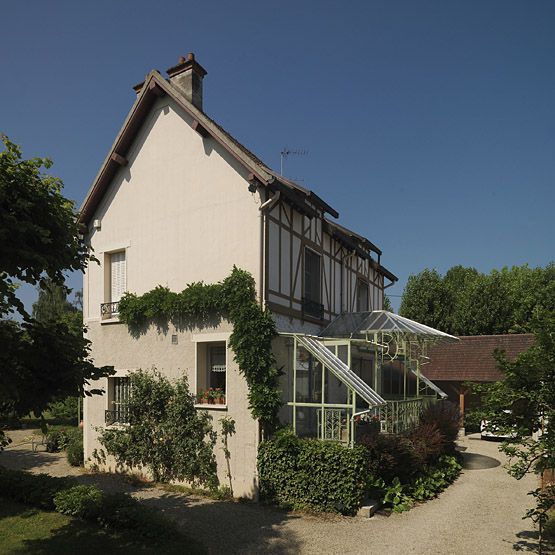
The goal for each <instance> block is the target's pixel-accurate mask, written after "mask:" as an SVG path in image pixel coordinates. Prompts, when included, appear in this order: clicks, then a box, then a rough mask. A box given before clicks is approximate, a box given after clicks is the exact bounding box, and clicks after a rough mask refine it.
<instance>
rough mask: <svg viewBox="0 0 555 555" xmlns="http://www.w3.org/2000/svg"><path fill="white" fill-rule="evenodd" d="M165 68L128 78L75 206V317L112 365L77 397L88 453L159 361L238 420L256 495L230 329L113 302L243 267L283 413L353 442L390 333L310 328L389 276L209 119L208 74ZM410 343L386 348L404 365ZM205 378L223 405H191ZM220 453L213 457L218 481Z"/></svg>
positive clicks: (250, 433) (239, 476)
mask: <svg viewBox="0 0 555 555" xmlns="http://www.w3.org/2000/svg"><path fill="white" fill-rule="evenodd" d="M167 74H168V78H167V79H165V78H163V77H162V76H161V74H160V73H159V72H157V71H152V72H150V73H149V74H148V75H147V77H146V79H145V80H144V81H143V82H142V83H140V84H139V85H136V86H135V88H134V89H135V92H136V93H137V96H136V100H135V102H134V104H133V106H132V108H131V111H130V113H129V115H128V117H127V118H126V120H125V122H124V124H123V126H122V129H121V131H120V133H119V134H118V136H117V137H116V140H115V141H114V144H113V145H112V148H111V149H110V151H109V153H108V155H107V157H106V159H105V161H104V163H103V165H102V167H101V169H100V171H99V173H98V175H97V177H96V179H95V180H94V182H93V184H92V186H91V188H90V190H89V192H88V194H87V197H86V199H85V201H84V203H83V206H82V208H81V213H80V220H81V223H82V226H83V231H84V233H85V235H86V237H87V241H88V243H89V245H90V247H91V249H92V250H94V253H95V256H96V257H97V259H98V260H99V264H91V265H90V266H89V268H87V270H86V273H85V276H84V286H83V289H84V307H83V313H84V320H85V325H86V326H87V328H88V337H89V338H90V339H91V341H92V356H93V357H94V359H95V362H96V363H97V364H98V365H113V366H114V368H115V370H116V374H115V376H114V377H113V378H109V379H106V380H103V383H102V384H100V385H101V386H103V387H104V389H105V391H106V394H105V395H104V396H94V397H91V398H87V399H86V401H85V413H84V414H85V429H84V439H85V458H88V457H90V456H91V454H92V453H93V451H94V449H95V448H98V447H99V443H98V428H99V427H102V426H110V425H120V424H122V420H123V419H124V416H125V401H126V399H127V396H128V395H129V391H128V387H129V384H128V379H127V377H126V376H127V375H128V374H129V372H130V371H132V370H135V369H139V368H142V369H149V368H152V367H156V368H157V369H158V370H159V371H160V372H163V373H164V374H165V375H167V376H169V377H170V378H175V377H177V376H180V375H183V374H186V375H187V377H188V379H189V384H190V385H191V388H192V390H193V393H195V394H196V395H197V396H198V398H199V405H198V408H199V410H201V409H202V410H208V411H209V412H210V413H211V414H212V416H213V417H214V420H215V421H217V420H218V419H219V418H220V417H221V416H224V415H225V416H229V417H231V418H233V419H234V420H235V422H236V434H234V435H233V436H232V437H230V438H229V449H230V452H231V463H230V464H231V473H232V476H233V481H234V484H233V489H234V491H235V492H236V494H237V495H241V496H253V495H256V454H257V448H258V442H259V440H260V431H259V427H258V422H257V421H255V420H254V419H253V418H252V416H251V414H250V411H249V408H248V401H247V392H248V391H247V385H246V382H245V379H244V377H243V376H242V375H241V373H240V371H239V368H238V367H237V364H236V362H235V360H234V356H233V353H232V352H231V350H230V348H229V345H228V342H229V341H228V340H229V335H230V333H231V330H232V328H231V325H230V323H229V322H227V321H223V322H221V323H219V324H214V325H213V326H204V327H200V328H194V329H190V328H187V329H183V328H177V327H175V326H172V325H169V326H168V328H167V329H159V328H157V327H156V326H151V327H150V328H148V329H147V330H144V333H142V334H141V335H140V336H136V335H132V334H131V333H130V332H129V330H128V329H127V327H126V326H125V325H123V324H122V323H121V322H120V321H119V319H118V301H119V298H120V297H121V295H122V294H123V293H124V292H126V291H128V292H133V293H136V294H139V295H140V294H143V293H145V292H147V291H149V290H151V289H153V288H154V287H156V286H157V285H160V284H161V285H164V286H167V287H169V288H170V289H172V290H176V291H179V290H181V289H183V288H184V287H185V286H186V285H187V284H188V283H191V282H195V281H204V282H205V283H211V282H217V281H220V280H222V279H223V278H225V277H226V276H227V275H228V274H229V272H230V270H231V268H232V267H233V265H236V266H237V267H240V268H242V269H244V270H247V271H248V272H250V273H251V274H252V276H253V277H254V279H255V281H256V284H257V291H258V297H259V300H260V303H261V304H262V305H264V306H266V307H268V308H269V309H270V310H271V312H272V314H273V316H274V318H275V321H276V324H277V328H278V331H279V332H280V336H279V337H278V338H277V339H276V341H275V344H274V348H275V355H276V359H277V361H278V364H279V365H280V366H281V367H282V368H283V369H284V371H285V375H284V377H283V384H282V385H283V387H282V390H283V403H284V410H283V411H282V413H281V417H282V418H283V421H284V422H288V423H293V425H296V423H298V424H299V426H300V423H301V421H302V422H304V424H305V428H306V430H308V432H307V433H313V434H315V435H316V436H317V437H322V438H327V439H339V440H340V441H350V442H351V443H352V441H353V438H354V420H353V419H354V417H355V415H357V414H363V413H368V412H369V410H374V409H373V408H372V407H378V406H379V405H380V404H381V405H384V404H385V403H386V401H385V400H384V398H383V397H382V396H381V394H382V393H384V392H383V391H379V392H378V391H377V390H380V389H381V387H382V383H384V380H382V374H383V368H385V366H384V365H385V364H389V363H390V362H391V361H389V359H388V360H385V358H384V356H385V355H384V353H385V351H384V349H383V345H384V344H385V343H384V342H385V341H386V340H387V337H389V336H387V334H386V333H385V332H384V331H383V329H381V328H380V334H381V335H380V336H379V337H380V338H381V339H380V340H379V341H378V340H377V339H376V340H371V339H369V336H368V334H366V336H365V337H366V338H364V335H365V333H366V331H368V330H365V331H364V330H363V331H364V333H362V332H361V333H360V334H359V335H361V337H360V339H357V341H358V343H356V344H354V343H352V341H354V340H351V339H345V337H348V336H349V335H352V334H347V335H345V336H341V337H340V338H339V339H334V338H333V337H329V336H327V337H320V338H318V337H316V336H319V335H320V334H321V333H322V332H323V330H324V329H329V326H330V324H332V323H333V322H334V321H336V320H337V318H338V317H341V315H345V314H349V313H353V314H363V315H368V314H373V313H374V312H376V311H381V310H382V309H383V299H384V290H385V289H386V288H387V287H388V286H389V285H391V284H392V283H393V282H394V281H395V280H396V279H397V278H396V277H395V276H394V275H393V274H392V273H391V272H390V271H388V270H387V269H386V268H385V267H384V266H383V265H382V263H381V258H382V252H381V250H380V249H379V248H378V247H377V246H376V245H375V244H374V243H372V242H371V241H370V240H369V239H367V238H365V237H363V236H361V235H359V234H357V233H355V232H353V231H350V230H349V229H347V228H346V227H344V226H342V225H340V224H339V223H337V221H336V220H337V218H338V217H339V214H338V213H337V212H336V211H335V210H334V208H333V207H332V206H330V205H329V204H328V203H326V202H325V201H324V200H323V199H321V198H320V197H319V196H318V195H317V194H316V193H314V192H313V191H310V190H308V189H305V188H303V187H301V186H299V185H298V184H297V183H294V182H292V181H290V180H288V179H286V178H284V177H283V176H281V175H279V174H277V173H276V172H274V171H273V170H272V169H270V168H269V167H268V166H266V165H265V164H264V163H263V162H262V161H260V160H259V159H258V158H257V157H256V156H255V155H254V154H252V153H251V152H250V151H249V150H247V149H246V148H245V147H244V146H243V145H241V144H240V143H239V142H237V141H236V140H235V139H233V137H232V136H231V135H229V133H227V132H226V131H225V130H223V129H222V128H221V127H220V126H219V125H218V124H216V123H215V122H214V121H213V120H212V119H210V118H209V117H208V116H207V115H206V114H205V112H204V111H203V107H202V80H203V77H204V76H205V75H206V71H205V70H204V69H203V68H202V67H201V66H200V65H199V64H198V63H197V62H196V61H195V59H194V56H192V55H190V56H189V57H188V58H187V59H181V60H180V62H179V64H178V65H176V66H174V67H172V68H170V69H169V70H168V71H167ZM366 320H367V319H366ZM366 320H365V321H366ZM382 332H383V333H382ZM357 333H358V332H357ZM395 333H397V332H395ZM338 337H339V335H338ZM375 337H378V336H377V335H375ZM396 337H397V339H396V341H397V344H399V345H400V344H401V342H400V339H399V337H400V336H396ZM403 341H405V339H403ZM409 343H410V340H409ZM405 344H406V341H405V343H403V345H405ZM380 349H381V351H380ZM409 351H411V349H410V348H408V349H407V348H404V351H403V353H404V354H403V353H401V350H399V349H398V348H397V350H396V352H397V353H401V354H402V356H404V357H405V358H406V359H407V360H409V359H410V356H409V357H408V358H407V356H408V355H407V353H409ZM388 352H389V351H388ZM396 356H397V355H396ZM400 356H401V355H400ZM386 358H387V357H386ZM384 360H385V362H384ZM391 360H392V361H393V359H391ZM398 362H399V359H398V358H397V359H396V362H391V364H390V366H392V365H394V364H397V363H398ZM318 372H320V375H321V377H320V378H318V375H319V374H318ZM330 372H331V373H330ZM392 372H393V371H392ZM418 372H419V371H418ZM418 372H416V374H415V376H416V378H411V376H409V373H408V372H407V370H405V371H404V378H401V379H400V380H399V379H397V378H396V380H397V381H396V382H395V383H396V384H397V386H398V387H397V386H396V387H397V389H396V390H395V395H396V399H397V400H399V399H401V400H402V401H403V402H404V401H406V400H407V397H408V396H409V395H412V394H415V395H416V396H418V395H419V394H420V389H419V385H418V384H419V383H422V382H421V381H419V380H420V375H419V373H418ZM393 373H394V372H393ZM328 374H329V375H328ZM392 375H393V374H392ZM330 376H333V378H332V377H330ZM403 379H404V382H403ZM411 379H412V380H413V381H414V380H416V382H415V383H416V386H414V385H411V382H410V380H411ZM318 380H319V381H318ZM390 381H391V382H392V380H390ZM392 383H393V382H392ZM95 385H96V384H95ZM209 387H217V388H218V390H219V391H220V392H221V398H220V399H219V401H220V402H219V403H217V404H204V403H201V399H202V394H203V392H204V391H205V390H206V389H207V388H209ZM373 388H374V389H373ZM392 391H393V390H392ZM411 392H413V393H411ZM384 394H385V393H384ZM328 398H329V399H331V398H333V403H332V405H329V406H328V405H326V401H325V400H326V399H328ZM361 403H362V404H361ZM291 407H293V409H294V410H291ZM361 411H362V412H361ZM309 412H310V414H311V415H312V416H311V417H310V422H313V423H314V426H313V427H310V429H309V428H308V427H306V424H307V423H308V422H309V419H308V418H306V415H307V414H308V413H309ZM303 419H304V420H303ZM326 422H327V423H329V422H331V428H329V429H328V428H326V426H325V425H324V424H325V423H326ZM338 422H339V424H338ZM311 426H312V425H311ZM334 426H335V428H334ZM299 429H300V428H299ZM311 430H313V431H311ZM326 430H327V432H326ZM330 430H332V431H330ZM222 457H223V455H222V453H220V452H219V451H218V453H217V459H218V463H219V465H218V466H219V468H220V469H222V476H221V477H222V479H223V477H224V473H223V472H224V471H223V469H224V468H225V462H224V461H223V460H222Z"/></svg>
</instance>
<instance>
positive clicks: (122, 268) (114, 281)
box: [100, 251, 127, 319]
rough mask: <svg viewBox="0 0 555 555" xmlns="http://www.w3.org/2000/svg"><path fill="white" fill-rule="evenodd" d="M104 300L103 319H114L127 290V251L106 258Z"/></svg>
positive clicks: (101, 311)
mask: <svg viewBox="0 0 555 555" xmlns="http://www.w3.org/2000/svg"><path fill="white" fill-rule="evenodd" d="M104 262H105V270H104V299H105V302H104V303H102V304H101V305H100V314H101V316H102V318H103V319H106V318H113V317H114V316H116V315H117V314H118V312H119V310H118V308H119V301H120V300H121V298H122V297H123V294H124V293H125V291H126V290H127V265H126V260H125V251H118V252H113V253H110V254H106V255H105V256H104Z"/></svg>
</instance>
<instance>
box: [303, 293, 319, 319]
mask: <svg viewBox="0 0 555 555" xmlns="http://www.w3.org/2000/svg"><path fill="white" fill-rule="evenodd" d="M302 307H303V312H304V313H305V314H307V315H308V316H314V317H315V318H319V319H320V320H321V319H322V318H323V317H324V305H323V304H321V303H317V302H316V301H311V300H310V299H305V298H304V297H303V299H302Z"/></svg>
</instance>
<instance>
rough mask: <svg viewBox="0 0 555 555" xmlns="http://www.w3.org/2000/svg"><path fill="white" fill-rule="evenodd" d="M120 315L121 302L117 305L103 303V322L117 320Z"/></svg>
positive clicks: (101, 311)
mask: <svg viewBox="0 0 555 555" xmlns="http://www.w3.org/2000/svg"><path fill="white" fill-rule="evenodd" d="M118 314H119V301H118V302H115V303H102V304H101V305H100V317H101V319H102V320H109V319H110V318H116V317H117V315H118Z"/></svg>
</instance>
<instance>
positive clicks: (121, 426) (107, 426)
mask: <svg viewBox="0 0 555 555" xmlns="http://www.w3.org/2000/svg"><path fill="white" fill-rule="evenodd" d="M129 426H130V424H129V423H125V422H121V423H119V422H114V423H113V424H104V428H105V429H106V430H124V429H125V428H129Z"/></svg>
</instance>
